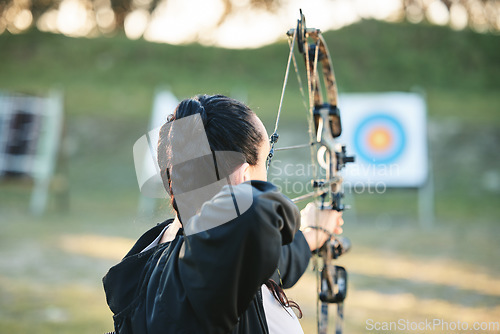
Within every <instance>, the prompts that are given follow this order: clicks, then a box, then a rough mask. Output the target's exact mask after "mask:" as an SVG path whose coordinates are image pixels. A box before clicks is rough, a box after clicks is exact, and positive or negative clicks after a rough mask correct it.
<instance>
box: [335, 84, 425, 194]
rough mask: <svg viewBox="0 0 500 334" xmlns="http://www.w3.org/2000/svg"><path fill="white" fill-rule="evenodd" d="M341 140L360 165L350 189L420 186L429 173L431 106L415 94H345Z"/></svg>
mask: <svg viewBox="0 0 500 334" xmlns="http://www.w3.org/2000/svg"><path fill="white" fill-rule="evenodd" d="M339 106H340V110H341V119H342V135H341V136H340V137H339V141H340V142H341V143H343V144H345V145H346V148H347V153H348V154H349V155H352V154H354V155H355V156H356V161H355V163H353V164H348V165H346V169H345V173H344V175H345V177H344V179H345V180H346V185H347V186H349V184H351V185H352V184H383V185H384V186H387V187H418V186H420V185H422V184H423V183H424V182H425V180H426V178H427V172H428V161H427V160H428V159H427V140H426V138H427V131H426V106H425V101H424V99H423V98H422V96H420V95H418V94H415V93H380V94H343V95H341V96H340V99H339Z"/></svg>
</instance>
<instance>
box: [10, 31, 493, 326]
mask: <svg viewBox="0 0 500 334" xmlns="http://www.w3.org/2000/svg"><path fill="white" fill-rule="evenodd" d="M326 39H327V43H328V45H329V46H330V49H331V50H330V51H331V53H332V57H333V61H334V66H335V71H336V74H337V79H338V82H339V85H340V90H341V91H342V92H365V91H408V90H410V89H412V87H415V86H418V87H421V88H422V89H424V90H425V91H426V93H427V100H428V108H429V129H428V132H429V133H428V136H429V145H430V152H431V157H432V167H433V172H434V187H435V198H436V200H435V205H436V208H435V222H434V226H433V227H432V228H430V229H423V228H421V227H420V226H419V223H418V220H419V217H418V208H417V196H418V194H417V192H416V191H415V190H413V189H398V190H395V189H392V190H388V191H387V192H386V193H384V194H381V195H369V194H359V195H352V196H348V198H347V200H348V201H349V202H350V203H351V204H353V207H354V210H351V211H349V212H346V219H345V220H346V226H345V232H344V234H345V235H346V236H348V237H349V238H350V239H351V240H352V243H353V245H354V246H353V249H352V251H351V252H350V253H349V254H347V255H346V256H345V258H344V259H342V260H341V261H340V262H341V263H342V264H343V265H344V266H345V267H346V268H347V270H348V272H349V274H350V281H349V284H350V286H349V293H348V299H347V301H346V309H345V322H346V332H348V333H369V332H371V331H369V330H367V329H366V328H365V327H366V323H367V321H368V320H370V319H372V320H374V321H389V322H390V321H393V322H394V321H398V320H399V319H407V320H409V321H424V320H425V319H427V320H429V321H432V320H433V319H442V320H443V321H448V322H452V321H454V322H457V321H461V322H467V323H469V324H470V326H472V324H473V323H474V322H476V321H490V322H492V321H496V322H498V321H500V317H499V315H500V290H499V286H500V266H499V265H498V258H500V248H499V247H498V241H497V239H498V235H499V234H500V225H499V224H498V223H499V221H498V220H499V217H500V208H499V206H498V201H499V199H500V166H499V157H498V144H500V131H499V129H500V114H499V112H500V110H499V109H500V94H498V91H499V89H500V63H499V62H498V53H499V51H500V47H499V45H500V44H499V41H500V37H499V36H492V35H479V34H475V33H473V32H470V31H464V32H454V31H450V30H449V29H447V28H440V27H429V26H417V25H408V24H398V25H390V24H385V23H380V22H374V21H366V22H362V23H360V24H356V25H353V26H350V27H347V28H344V29H342V30H340V31H336V32H329V33H327V34H326ZM287 52H288V50H287V46H286V43H285V42H282V43H277V44H275V45H271V46H268V47H265V48H261V49H256V50H224V49H216V48H208V47H202V46H198V45H187V46H169V45H161V44H152V43H147V42H145V41H129V40H127V39H126V38H124V37H123V36H119V35H118V36H115V37H113V38H97V39H72V38H67V37H64V36H60V35H50V34H42V33H40V32H36V31H32V32H29V33H26V34H22V35H8V34H3V35H0V90H8V91H23V92H34V93H46V92H47V91H48V90H49V89H50V88H53V87H60V88H62V89H63V91H64V93H65V113H66V142H65V147H66V156H67V158H66V164H65V168H64V170H63V169H62V168H61V170H60V172H61V173H63V174H65V175H66V177H67V179H68V181H69V203H70V206H69V209H68V211H66V212H65V211H64V210H61V208H60V206H61V203H64V202H61V201H60V200H58V198H57V197H54V198H52V200H51V202H50V205H49V210H48V212H47V214H46V215H44V216H43V217H32V216H31V215H30V214H29V213H28V202H29V192H30V189H31V184H30V182H6V181H4V182H2V183H1V184H0V333H9V334H10V333H14V334H15V333H30V332H32V333H42V334H43V333H101V332H105V331H107V330H112V320H111V313H110V311H109V310H108V309H107V306H106V303H105V298H104V293H103V291H102V287H101V282H100V279H101V277H102V276H103V275H104V274H105V273H106V271H107V269H108V268H109V267H110V266H111V265H113V264H114V263H116V262H117V261H119V259H120V258H121V257H122V256H123V255H124V254H125V252H126V251H127V249H128V248H129V247H130V245H131V244H132V242H133V240H134V239H135V238H136V237H137V236H138V235H140V234H141V233H142V231H144V230H146V229H147V228H148V227H149V226H151V225H153V224H154V223H155V222H157V221H160V220H162V219H164V217H166V216H168V215H169V208H168V206H167V205H166V204H164V203H159V204H158V209H157V210H156V211H155V212H154V213H152V214H151V215H148V214H146V213H138V210H137V208H138V202H139V193H138V191H137V185H136V179H135V171H134V166H133V161H132V154H131V153H132V145H133V144H134V142H135V141H136V140H137V139H138V138H139V137H140V136H141V135H142V134H143V133H144V131H145V130H146V126H147V123H148V120H149V115H150V112H151V107H152V100H153V96H154V92H155V90H157V89H159V88H161V87H168V88H170V89H171V90H172V91H173V92H174V93H175V94H176V95H177V96H178V97H179V98H183V97H187V96H191V95H194V94H196V93H201V92H208V93H224V94H229V95H232V96H235V97H240V98H243V99H244V100H246V101H247V102H248V103H249V104H250V106H251V107H252V108H253V109H254V110H255V111H256V112H257V113H258V114H259V116H261V117H262V118H263V120H264V122H265V124H266V126H267V127H268V129H270V128H271V127H272V125H273V121H274V117H275V110H276V108H277V104H278V101H279V94H280V91H281V84H282V80H283V74H284V69H285V62H286V57H287ZM292 79H293V78H291V81H290V86H289V90H288V93H287V95H286V97H285V106H284V114H283V116H282V122H283V123H282V125H281V127H282V128H283V129H284V130H283V132H282V133H281V135H282V136H281V139H280V140H281V141H280V144H281V143H283V144H285V143H286V142H287V141H289V139H287V138H291V137H292V135H293V134H294V133H295V132H294V131H295V130H296V129H302V128H301V126H302V125H301V124H302V123H303V120H304V116H303V115H302V113H301V111H302V109H301V108H297V107H296V106H297V105H300V106H301V105H302V102H301V101H300V97H299V95H300V94H299V93H298V90H297V85H296V84H295V83H294V80H292ZM287 129H288V130H287ZM315 284H316V283H315V278H314V274H313V273H312V272H308V273H307V274H306V275H305V276H304V277H303V279H302V280H301V281H300V282H299V284H298V285H297V286H296V287H294V288H293V289H291V290H290V291H289V292H288V293H289V296H290V297H291V298H293V299H294V300H296V301H297V302H298V303H299V304H300V305H301V307H302V308H303V310H304V313H305V316H304V319H303V320H302V324H303V326H304V328H305V332H306V333H314V332H315V331H314V323H315V301H314V298H315ZM331 312H332V313H333V307H332V310H331ZM390 332H391V333H403V332H405V333H408V332H417V331H408V330H407V331H404V330H399V331H398V330H395V331H390ZM435 332H436V333H440V332H442V331H440V330H437V331H435ZM456 332H466V331H456ZM479 332H480V333H483V332H484V333H500V329H498V328H497V329H496V330H485V331H478V333H479Z"/></svg>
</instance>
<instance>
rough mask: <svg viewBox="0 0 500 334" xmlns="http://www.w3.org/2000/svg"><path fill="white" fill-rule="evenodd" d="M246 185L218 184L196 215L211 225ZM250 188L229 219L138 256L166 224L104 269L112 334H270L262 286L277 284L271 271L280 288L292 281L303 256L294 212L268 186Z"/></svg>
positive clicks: (259, 184) (180, 235) (304, 264)
mask: <svg viewBox="0 0 500 334" xmlns="http://www.w3.org/2000/svg"><path fill="white" fill-rule="evenodd" d="M249 185H250V184H249V183H245V184H242V185H238V186H232V187H225V188H224V189H223V190H222V191H221V193H219V195H217V196H216V197H214V199H212V200H211V201H209V202H207V203H205V204H204V206H203V208H202V210H201V212H200V214H199V215H198V217H197V218H198V219H200V220H203V223H206V222H207V221H208V222H209V223H210V220H211V219H216V217H217V214H216V213H217V212H218V210H222V211H224V210H225V208H227V207H228V206H230V205H237V203H236V200H235V195H234V194H237V193H238V192H239V191H241V190H242V189H244V188H245V187H246V188H247V190H248V187H249ZM251 187H252V188H251V190H252V191H251V196H252V197H253V198H252V204H251V206H250V207H249V208H248V209H247V210H246V211H244V212H242V213H240V212H238V209H237V210H236V211H237V212H238V217H236V218H235V219H232V220H231V221H229V222H227V223H224V224H221V225H219V224H214V225H213V226H216V227H213V228H210V229H208V230H205V231H201V232H199V233H195V234H190V235H185V233H184V231H183V229H180V230H179V232H178V233H177V235H176V237H175V238H174V240H172V241H171V242H166V243H162V244H159V245H157V246H156V247H153V248H152V249H149V250H147V251H145V252H141V251H142V250H143V249H144V248H146V247H147V246H148V245H149V244H151V242H153V240H154V239H155V238H156V237H157V236H158V235H159V234H160V233H161V231H162V230H163V228H164V227H165V226H166V225H168V224H170V223H171V222H172V220H167V221H165V222H163V223H161V224H158V225H157V226H156V227H154V228H152V229H151V230H149V231H148V232H146V233H145V234H144V235H143V236H142V237H141V238H140V239H139V240H138V241H137V242H136V244H135V245H134V246H133V247H132V249H131V250H130V251H129V253H128V254H127V255H126V256H125V258H124V259H123V260H122V261H121V262H120V263H119V264H117V265H116V266H114V267H112V268H111V269H110V270H109V272H108V273H107V274H106V276H105V277H104V278H103V283H104V289H105V291H106V298H107V302H108V305H109V307H110V309H111V311H112V312H113V313H114V316H113V319H114V323H115V331H116V333H117V334H132V333H133V334H148V333H149V334H155V333H175V334H177V333H193V334H200V333H210V334H211V333H224V334H225V333H238V334H242V333H245V334H247V333H248V334H259V333H269V331H268V328H267V323H266V319H265V314H264V308H263V305H262V296H261V291H260V288H261V285H262V284H264V283H265V282H266V281H267V280H268V279H269V278H271V277H272V278H274V279H275V280H276V281H277V280H278V277H277V274H276V269H277V268H279V270H280V274H281V279H282V280H283V284H284V287H285V288H287V287H290V286H292V285H293V284H295V283H296V281H297V280H298V279H299V278H300V276H301V275H302V274H303V273H304V271H305V269H306V267H307V264H308V262H309V257H310V251H309V246H308V244H307V242H306V241H305V239H304V236H303V235H302V233H301V232H297V230H298V228H299V225H300V214H299V211H298V209H297V207H296V206H295V205H294V204H293V203H292V202H291V201H290V200H289V199H288V198H287V197H285V196H284V195H282V194H281V193H279V192H278V191H277V189H276V187H275V186H273V185H272V184H270V183H267V182H260V181H252V183H251ZM208 226H209V225H208ZM294 236H295V240H293V239H294ZM292 240H293V242H292ZM284 245H287V246H284Z"/></svg>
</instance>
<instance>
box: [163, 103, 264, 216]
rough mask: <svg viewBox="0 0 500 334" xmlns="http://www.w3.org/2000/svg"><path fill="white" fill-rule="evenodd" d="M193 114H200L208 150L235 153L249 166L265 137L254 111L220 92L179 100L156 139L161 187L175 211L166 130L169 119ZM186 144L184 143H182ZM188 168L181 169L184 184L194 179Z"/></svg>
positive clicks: (169, 151) (254, 159)
mask: <svg viewBox="0 0 500 334" xmlns="http://www.w3.org/2000/svg"><path fill="white" fill-rule="evenodd" d="M195 114H199V115H200V118H201V120H202V122H203V127H204V131H205V134H206V136H207V139H208V144H209V146H210V150H211V151H212V152H218V151H230V152H238V153H241V155H242V156H243V157H244V159H245V161H246V162H247V163H248V164H249V165H256V164H257V161H258V148H259V145H260V144H261V143H262V141H263V140H265V139H266V138H264V136H263V135H262V133H261V132H259V131H258V129H257V128H256V126H255V123H254V122H255V117H256V116H255V113H254V112H253V111H252V110H251V109H250V108H249V107H247V106H246V105H245V104H243V103H242V102H240V101H237V100H235V99H232V98H229V97H227V96H223V95H197V96H195V97H193V98H189V99H185V100H183V101H182V102H181V103H179V105H178V106H177V108H176V109H175V111H174V113H173V115H172V116H171V117H170V119H169V120H168V122H167V123H165V124H164V125H163V126H162V127H161V129H160V138H159V140H158V165H159V167H160V171H161V177H162V180H163V184H164V186H165V188H166V189H167V191H168V192H169V193H170V194H171V201H172V206H173V208H174V210H175V211H176V212H177V213H178V210H177V205H176V202H175V198H174V196H173V195H172V179H171V177H170V175H169V170H171V167H172V165H171V160H172V155H173V154H174V152H172V150H171V149H172V147H171V144H170V141H171V140H172V138H171V137H172V134H171V133H169V129H170V127H169V126H168V125H169V123H170V122H173V121H175V120H179V119H182V118H184V117H187V116H192V115H195ZM186 137H189V136H186ZM189 144H190V143H189V142H186V146H188V145H189ZM191 149H193V150H196V149H198V147H197V146H196V145H192V148H191ZM191 165H193V164H191ZM233 167H236V166H233ZM189 168H190V167H189V166H186V167H185V169H184V172H185V173H186V177H185V178H183V182H184V183H186V182H187V183H189V182H196V181H195V180H194V178H193V177H192V176H193V175H196V174H191V175H189ZM191 168H193V166H191ZM226 169H231V166H226ZM229 172H232V171H229ZM193 173H194V172H193Z"/></svg>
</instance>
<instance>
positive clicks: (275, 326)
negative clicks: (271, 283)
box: [261, 285, 304, 334]
mask: <svg viewBox="0 0 500 334" xmlns="http://www.w3.org/2000/svg"><path fill="white" fill-rule="evenodd" d="M261 290H262V301H263V304H264V313H265V314H266V321H267V327H268V328H269V334H304V331H303V330H302V326H300V322H299V319H298V318H297V316H296V315H295V313H294V312H293V310H292V308H290V307H286V308H284V307H283V306H282V305H281V304H280V303H279V301H278V300H276V298H275V297H274V295H273V294H272V292H271V291H270V290H269V289H268V288H267V286H265V285H262V287H261Z"/></svg>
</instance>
